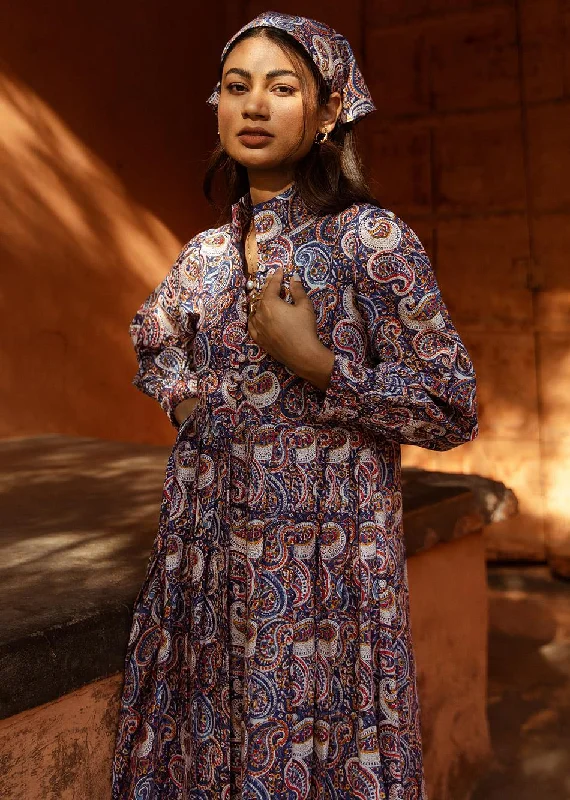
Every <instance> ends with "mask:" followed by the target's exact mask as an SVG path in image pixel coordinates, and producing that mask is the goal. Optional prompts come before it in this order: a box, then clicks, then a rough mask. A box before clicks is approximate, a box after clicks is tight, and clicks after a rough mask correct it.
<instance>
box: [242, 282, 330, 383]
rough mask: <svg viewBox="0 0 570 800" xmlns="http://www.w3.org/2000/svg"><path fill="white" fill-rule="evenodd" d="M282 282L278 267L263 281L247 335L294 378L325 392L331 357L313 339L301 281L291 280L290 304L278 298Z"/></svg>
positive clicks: (309, 306)
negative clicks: (296, 377) (309, 383)
mask: <svg viewBox="0 0 570 800" xmlns="http://www.w3.org/2000/svg"><path fill="white" fill-rule="evenodd" d="M282 280H283V268H282V267H279V269H277V270H275V272H274V273H273V275H271V276H270V277H268V278H267V280H266V282H265V286H264V287H263V290H262V293H261V296H260V298H259V300H258V302H257V305H256V309H255V313H253V314H250V315H249V321H248V331H249V335H250V336H251V338H252V339H253V340H254V342H255V343H256V344H258V345H259V346H260V347H262V348H263V349H264V350H265V351H266V352H267V353H269V355H270V356H272V357H273V358H275V359H276V360H277V361H280V362H281V363H282V364H285V366H286V367H289V369H290V370H291V371H292V372H294V373H295V374H296V375H299V377H301V378H305V379H306V380H308V381H310V382H311V383H312V384H314V385H315V386H317V387H318V388H319V389H323V390H325V389H326V388H327V386H328V384H329V380H330V375H331V370H332V366H333V362H334V355H333V353H332V351H331V350H329V349H328V348H327V347H325V345H324V344H323V343H322V342H321V340H320V339H319V337H318V335H317V319H316V316H315V310H314V308H313V304H312V302H311V299H310V297H309V296H308V294H307V293H306V292H305V290H304V288H303V284H302V283H301V281H300V280H296V279H295V278H294V277H292V278H291V281H290V284H289V291H290V293H291V298H292V299H293V303H287V302H286V301H285V300H282V299H281V297H280V296H279V293H280V291H281V282H282Z"/></svg>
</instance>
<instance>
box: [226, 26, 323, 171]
mask: <svg viewBox="0 0 570 800" xmlns="http://www.w3.org/2000/svg"><path fill="white" fill-rule="evenodd" d="M300 68H301V69H302V70H303V75H304V78H305V81H306V84H307V85H308V87H309V95H310V103H309V108H308V109H307V111H308V114H307V117H308V118H307V127H306V130H305V131H304V132H303V122H304V121H303V93H302V88H301V87H302V84H301V77H300V75H299V69H300ZM319 121H320V120H319V114H318V112H317V102H316V84H315V81H314V78H313V76H312V75H311V73H310V71H309V70H308V69H307V67H306V66H305V65H304V64H300V65H298V66H296V65H293V63H292V61H291V60H290V59H289V57H288V56H287V54H286V53H284V52H283V51H282V50H281V48H280V47H279V46H278V45H276V44H275V43H274V42H272V41H270V40H269V39H267V38H266V37H265V36H255V37H251V38H248V39H244V40H243V41H241V42H239V43H238V44H237V45H236V46H235V47H234V49H233V50H232V51H231V52H230V54H229V56H228V57H227V59H226V62H225V64H224V68H223V73H222V80H221V90H220V101H219V105H218V125H219V129H220V141H221V143H222V146H223V148H224V150H225V151H226V153H228V155H230V156H231V157H232V158H234V159H235V160H236V161H238V162H239V163H240V164H242V165H243V166H244V167H246V168H247V170H248V172H249V173H250V174H251V173H253V172H257V171H263V172H265V171H268V172H276V173H284V174H292V172H293V165H294V164H295V162H297V161H299V159H301V158H302V157H303V156H305V155H306V154H307V153H308V152H309V150H310V148H311V146H312V144H313V141H314V138H315V134H316V132H317V129H318V122H319Z"/></svg>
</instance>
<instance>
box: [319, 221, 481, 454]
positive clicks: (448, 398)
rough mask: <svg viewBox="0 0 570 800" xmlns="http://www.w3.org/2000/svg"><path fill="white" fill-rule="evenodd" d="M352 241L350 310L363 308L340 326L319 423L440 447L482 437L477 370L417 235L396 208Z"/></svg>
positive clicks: (361, 224) (364, 224) (361, 227)
mask: <svg viewBox="0 0 570 800" xmlns="http://www.w3.org/2000/svg"><path fill="white" fill-rule="evenodd" d="M346 241H348V242H349V243H350V242H352V244H349V245H348V246H351V247H352V249H353V252H354V257H353V259H352V263H353V265H354V272H353V276H352V287H353V288H352V291H354V297H353V298H352V299H351V298H345V303H344V305H345V308H347V309H349V310H350V309H351V308H353V309H356V311H353V312H351V313H349V312H347V319H345V320H343V321H342V322H341V323H339V324H337V326H336V327H335V329H334V330H333V335H332V349H333V352H334V356H335V359H334V366H333V370H332V374H331V380H330V384H329V387H328V389H327V390H326V392H325V394H324V398H323V402H322V404H321V405H320V408H319V412H318V419H319V420H320V421H322V422H325V421H326V422H336V423H339V424H348V425H350V424H351V423H352V424H357V425H358V426H359V427H362V428H367V429H369V430H371V431H373V432H374V434H376V435H378V436H381V437H383V438H386V439H389V440H392V441H396V442H399V443H401V444H414V445H418V446H420V447H425V448H428V449H432V450H448V449H451V448H452V447H456V446H457V445H459V444H462V443H464V442H467V441H470V440H471V439H474V438H475V437H476V435H477V405H476V392H475V375H474V370H473V365H472V363H471V359H470V358H469V355H468V353H467V351H466V349H465V347H464V345H463V343H462V342H461V340H460V338H459V336H458V334H457V331H456V330H455V328H454V327H453V324H452V322H451V320H450V317H449V313H448V311H447V309H446V307H445V305H444V303H443V301H442V299H441V295H440V292H439V288H438V286H437V282H436V279H435V276H434V274H433V270H432V268H431V265H430V263H429V259H428V257H427V255H426V253H425V251H424V249H423V247H422V245H421V243H420V241H419V239H418V238H417V236H416V235H415V233H414V232H413V231H412V230H411V229H410V228H409V227H408V226H407V225H406V224H405V223H404V222H402V221H401V220H398V219H396V218H395V217H394V215H393V214H392V213H391V212H387V211H384V210H381V209H376V208H374V207H369V208H368V210H366V211H364V212H363V213H362V214H361V216H360V217H359V218H358V220H357V224H356V226H355V230H354V231H353V232H352V235H349V236H348V238H347V239H346ZM345 291H346V290H345ZM351 300H352V302H351Z"/></svg>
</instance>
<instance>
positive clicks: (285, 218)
mask: <svg viewBox="0 0 570 800" xmlns="http://www.w3.org/2000/svg"><path fill="white" fill-rule="evenodd" d="M309 216H312V215H311V214H309V212H308V210H307V208H306V207H305V205H304V203H303V201H302V199H301V195H300V193H299V191H298V189H297V187H296V185H295V184H294V183H293V184H292V185H291V186H289V187H288V188H287V189H285V190H284V191H283V192H280V193H279V194H277V195H275V196H274V197H270V198H269V200H263V201H262V202H261V203H256V204H255V205H254V204H253V203H252V201H251V195H250V193H249V192H248V193H247V194H245V195H244V196H243V197H242V198H240V199H239V200H238V202H237V203H234V205H233V206H232V223H231V228H232V237H233V238H234V239H235V240H236V241H241V239H242V238H243V235H244V233H245V231H246V230H247V228H248V227H249V224H250V222H251V220H252V218H253V221H254V225H255V229H256V233H257V234H258V235H259V234H262V233H263V232H264V229H265V228H266V224H264V220H265V219H267V218H269V217H271V218H272V219H273V220H276V221H277V222H278V227H279V229H280V232H283V231H286V230H291V229H293V228H295V227H297V226H298V225H299V224H301V223H302V222H304V221H305V220H306V219H307V218H308V217H309ZM270 227H274V226H273V225H271V226H270Z"/></svg>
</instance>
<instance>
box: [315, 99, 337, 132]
mask: <svg viewBox="0 0 570 800" xmlns="http://www.w3.org/2000/svg"><path fill="white" fill-rule="evenodd" d="M341 111H342V98H341V96H340V93H339V92H331V96H330V97H329V99H328V100H327V103H326V105H324V106H321V107H320V108H319V111H318V124H319V130H320V131H325V130H327V131H329V133H330V131H332V129H333V128H334V126H335V125H336V121H337V119H338V118H339V116H340V112H341Z"/></svg>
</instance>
